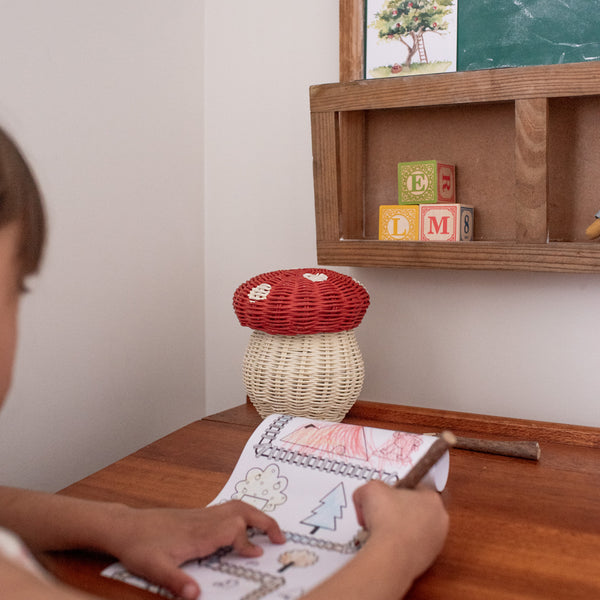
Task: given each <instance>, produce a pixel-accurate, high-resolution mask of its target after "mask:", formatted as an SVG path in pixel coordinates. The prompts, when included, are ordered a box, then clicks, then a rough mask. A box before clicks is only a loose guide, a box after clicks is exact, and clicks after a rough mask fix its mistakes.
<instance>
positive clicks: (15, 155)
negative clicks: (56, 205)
mask: <svg viewBox="0 0 600 600" xmlns="http://www.w3.org/2000/svg"><path fill="white" fill-rule="evenodd" d="M45 233H46V226H45V219H44V210H43V206H42V200H41V196H40V193H39V191H38V187H37V185H36V183H35V179H34V178H33V175H32V173H31V171H30V170H29V167H28V166H27V163H26V162H25V160H24V158H23V157H22V155H21V153H20V152H19V150H18V148H17V147H16V145H15V144H14V142H13V141H12V140H11V139H10V138H9V137H8V136H7V135H6V133H5V132H4V131H2V129H0V404H2V401H3V400H4V397H5V396H6V393H7V392H8V388H9V386H10V380H11V373H12V365H13V359H14V354H15V346H16V340H17V312H18V306H19V296H20V292H21V291H22V290H23V289H24V284H25V278H26V277H27V276H28V275H31V274H32V273H35V272H36V271H37V270H38V268H39V265H40V262H41V258H42V251H43V248H44V238H45Z"/></svg>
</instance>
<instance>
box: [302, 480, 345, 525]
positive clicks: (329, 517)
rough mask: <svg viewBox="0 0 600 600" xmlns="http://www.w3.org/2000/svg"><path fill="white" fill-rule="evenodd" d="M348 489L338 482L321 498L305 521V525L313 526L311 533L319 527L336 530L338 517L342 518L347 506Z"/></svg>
mask: <svg viewBox="0 0 600 600" xmlns="http://www.w3.org/2000/svg"><path fill="white" fill-rule="evenodd" d="M346 506H347V503H346V490H345V489H344V484H343V483H338V485H336V486H335V487H334V488H333V489H332V490H331V491H330V492H329V493H328V494H327V495H326V496H324V497H323V498H321V500H320V502H319V505H318V506H317V507H315V509H314V510H313V511H312V513H311V514H310V515H309V516H308V517H306V519H304V520H303V521H300V522H301V523H302V524H303V525H308V526H310V527H312V530H311V533H316V532H317V531H318V530H319V529H329V530H330V531H335V529H336V521H337V519H341V518H342V511H343V509H344V508H346Z"/></svg>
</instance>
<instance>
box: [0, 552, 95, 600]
mask: <svg viewBox="0 0 600 600" xmlns="http://www.w3.org/2000/svg"><path fill="white" fill-rule="evenodd" d="M0 589H1V590H2V598H10V600H98V599H95V598H93V597H92V596H88V595H87V594H84V593H83V592H78V591H76V590H73V589H71V588H67V587H65V586H63V585H61V584H60V583H58V582H51V581H44V580H42V579H39V578H38V577H37V576H36V575H33V574H32V573H30V572H29V571H26V570H25V569H22V568H21V567H19V566H17V565H15V564H13V563H12V562H11V561H9V560H6V559H5V558H3V557H1V556H0Z"/></svg>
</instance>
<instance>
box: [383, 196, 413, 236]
mask: <svg viewBox="0 0 600 600" xmlns="http://www.w3.org/2000/svg"><path fill="white" fill-rule="evenodd" d="M419 214H420V211H419V205H418V204H405V205H398V204H393V205H391V206H388V205H381V206H379V239H380V240H397V241H404V240H415V241H416V240H418V239H419Z"/></svg>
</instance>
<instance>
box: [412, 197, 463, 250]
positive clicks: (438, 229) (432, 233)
mask: <svg viewBox="0 0 600 600" xmlns="http://www.w3.org/2000/svg"><path fill="white" fill-rule="evenodd" d="M420 212H421V219H420V230H421V236H420V240H421V241H423V242H469V241H471V240H472V239H473V216H474V211H473V207H472V206H466V205H464V204H421V205H420Z"/></svg>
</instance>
